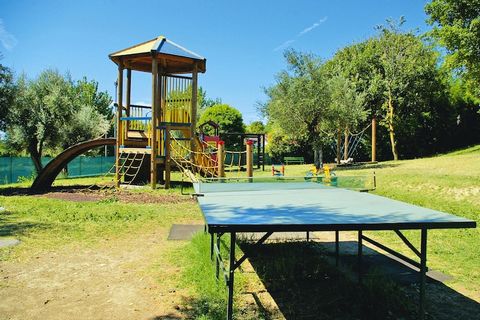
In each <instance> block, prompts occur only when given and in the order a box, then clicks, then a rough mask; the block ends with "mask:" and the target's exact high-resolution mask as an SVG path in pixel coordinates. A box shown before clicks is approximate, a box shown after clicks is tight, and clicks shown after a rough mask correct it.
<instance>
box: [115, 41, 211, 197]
mask: <svg viewBox="0 0 480 320" xmlns="http://www.w3.org/2000/svg"><path fill="white" fill-rule="evenodd" d="M109 58H110V59H111V60H112V61H113V62H114V63H115V64H116V65H117V66H118V80H117V83H118V92H117V110H116V117H117V123H116V127H117V136H116V161H115V167H116V170H115V185H116V186H117V187H118V186H119V185H120V183H121V180H122V177H121V161H120V155H121V154H122V153H127V154H128V153H143V154H145V155H146V158H147V160H148V161H145V162H144V163H143V166H142V167H141V168H139V170H140V171H141V172H140V174H139V175H138V176H137V177H138V182H146V181H145V180H149V182H150V185H151V187H152V188H155V187H156V184H157V182H163V183H164V184H165V188H169V187H170V173H171V170H172V166H173V165H175V163H176V162H175V161H174V160H172V157H177V156H178V155H177V154H173V153H172V144H179V145H181V146H182V147H183V148H184V149H187V150H189V151H191V152H190V157H191V158H192V159H193V158H195V161H196V162H197V163H198V162H202V163H205V162H208V161H209V160H207V159H200V158H199V157H193V156H194V152H195V151H198V149H199V148H201V143H199V141H198V137H197V136H196V135H195V128H196V108H197V88H198V73H199V72H200V73H204V72H205V71H206V59H205V58H203V57H201V56H199V55H197V54H195V53H193V52H191V51H189V50H187V49H185V48H183V47H181V46H179V45H178V44H176V43H174V42H172V41H170V40H168V39H167V38H165V37H163V36H160V37H157V38H155V39H152V40H149V41H147V42H143V43H140V44H137V45H135V46H132V47H129V48H127V49H124V50H120V51H117V52H114V53H112V54H110V55H109ZM125 70H126V86H125V95H124V71H125ZM132 71H141V72H148V73H151V75H152V105H151V106H141V105H133V104H132V103H131V87H132V86H131V84H132ZM172 137H175V139H174V140H172ZM177 150H179V149H177ZM212 173H213V172H212ZM136 182H137V181H133V183H136Z"/></svg>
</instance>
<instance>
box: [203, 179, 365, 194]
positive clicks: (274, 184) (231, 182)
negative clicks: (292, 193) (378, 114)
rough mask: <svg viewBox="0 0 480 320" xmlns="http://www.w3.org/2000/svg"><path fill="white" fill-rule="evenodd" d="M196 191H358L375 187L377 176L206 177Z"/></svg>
mask: <svg viewBox="0 0 480 320" xmlns="http://www.w3.org/2000/svg"><path fill="white" fill-rule="evenodd" d="M194 188H195V192H196V193H199V194H204V193H219V192H237V191H269V190H296V189H329V188H343V189H349V190H357V191H370V190H374V189H375V177H374V176H373V175H371V176H335V177H330V178H325V177H322V176H318V177H317V176H315V177H252V178H246V177H241V178H204V179H201V180H199V181H198V182H195V183H194Z"/></svg>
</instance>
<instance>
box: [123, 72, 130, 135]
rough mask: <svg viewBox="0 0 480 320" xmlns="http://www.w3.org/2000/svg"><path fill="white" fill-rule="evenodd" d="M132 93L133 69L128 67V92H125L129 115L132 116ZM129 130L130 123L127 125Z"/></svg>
mask: <svg viewBox="0 0 480 320" xmlns="http://www.w3.org/2000/svg"><path fill="white" fill-rule="evenodd" d="M131 94H132V69H127V92H126V93H125V104H126V111H127V117H130V97H131ZM127 123H128V122H127ZM127 130H128V125H127Z"/></svg>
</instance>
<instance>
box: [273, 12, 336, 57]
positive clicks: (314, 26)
mask: <svg viewBox="0 0 480 320" xmlns="http://www.w3.org/2000/svg"><path fill="white" fill-rule="evenodd" d="M327 19H328V17H327V16H325V17H323V18H322V19H320V20H318V21H317V22H315V23H314V24H312V25H311V26H309V27H307V28H305V29H303V30H302V31H300V32H299V33H298V34H297V36H296V37H295V38H294V39H289V40H287V41H285V42H284V43H282V44H281V45H279V46H278V47H276V48H275V49H273V51H278V50H281V49H284V48H286V47H288V46H289V45H291V44H292V43H294V42H295V41H297V39H298V38H299V37H301V36H303V35H305V34H307V33H309V32H311V31H312V30H314V29H316V28H317V27H318V26H320V25H321V24H322V23H324V22H325V21H327Z"/></svg>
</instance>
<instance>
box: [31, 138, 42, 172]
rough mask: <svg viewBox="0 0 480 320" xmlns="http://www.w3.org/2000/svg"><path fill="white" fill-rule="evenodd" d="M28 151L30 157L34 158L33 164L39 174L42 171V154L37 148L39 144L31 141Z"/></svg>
mask: <svg viewBox="0 0 480 320" xmlns="http://www.w3.org/2000/svg"><path fill="white" fill-rule="evenodd" d="M28 153H30V158H31V159H32V162H33V165H34V166H35V171H36V172H37V175H38V174H39V173H40V171H42V169H43V166H42V155H41V154H40V152H38V150H37V144H36V143H35V142H31V143H30V145H29V146H28Z"/></svg>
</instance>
